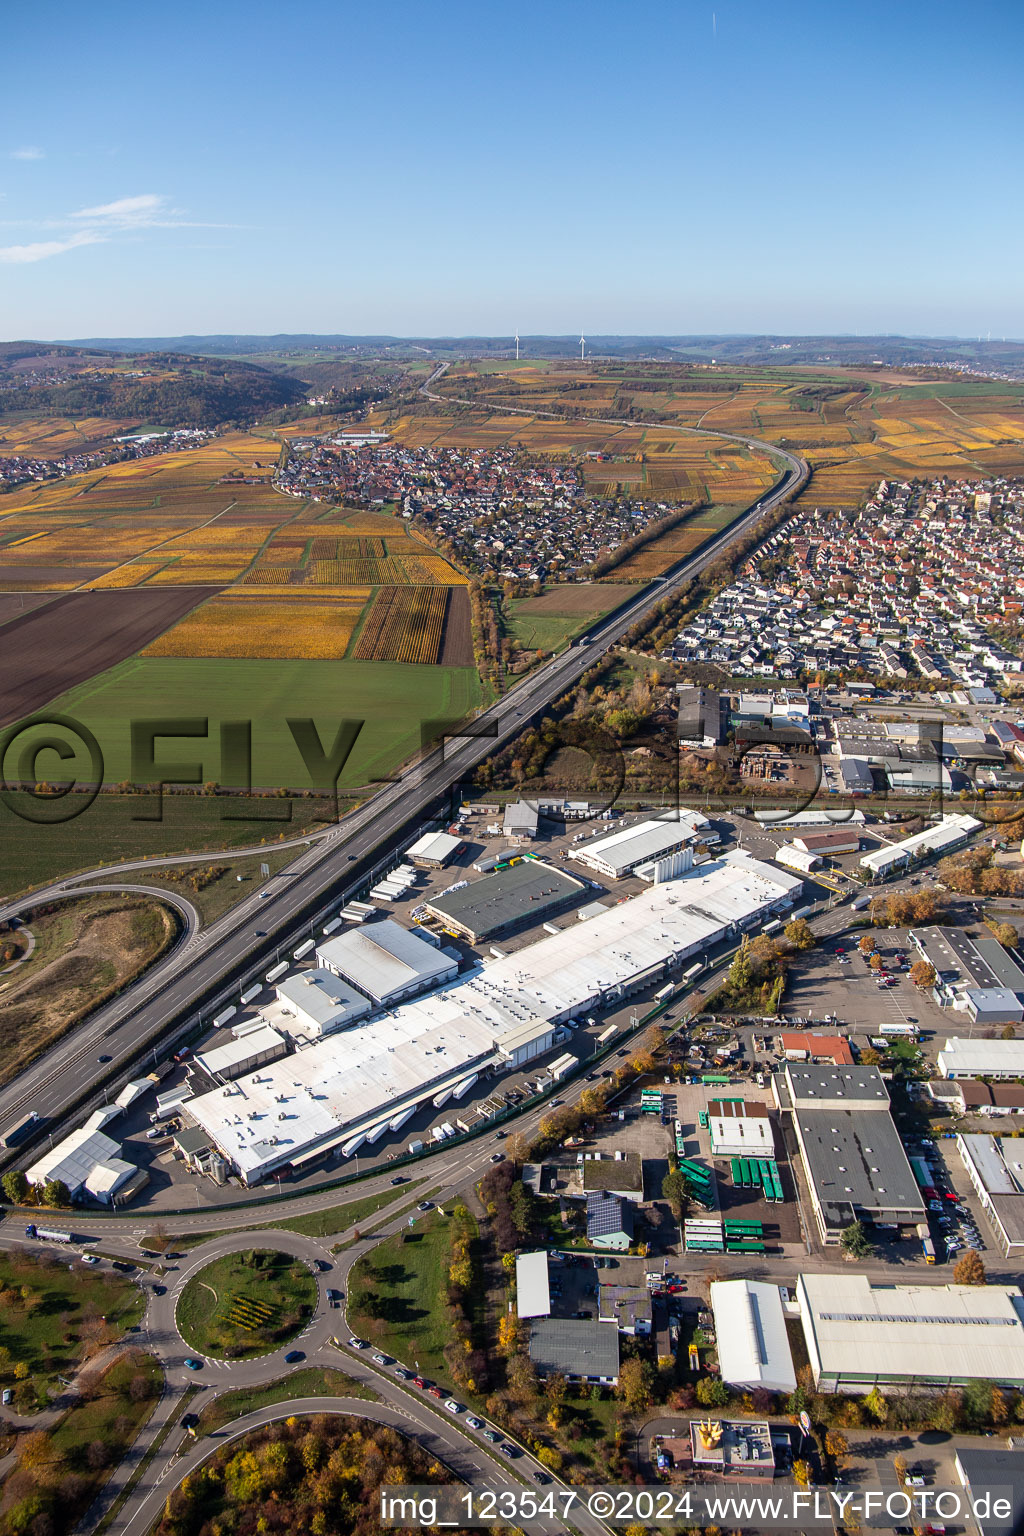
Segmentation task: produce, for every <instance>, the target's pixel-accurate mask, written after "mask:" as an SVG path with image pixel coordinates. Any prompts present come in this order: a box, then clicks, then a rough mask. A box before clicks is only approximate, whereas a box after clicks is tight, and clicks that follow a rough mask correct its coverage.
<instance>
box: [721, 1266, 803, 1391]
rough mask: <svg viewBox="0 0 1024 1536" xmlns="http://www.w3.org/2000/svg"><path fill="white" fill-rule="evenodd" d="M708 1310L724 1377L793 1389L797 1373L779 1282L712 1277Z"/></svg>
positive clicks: (740, 1383) (739, 1383)
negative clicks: (709, 1308) (710, 1311)
mask: <svg viewBox="0 0 1024 1536" xmlns="http://www.w3.org/2000/svg"><path fill="white" fill-rule="evenodd" d="M711 1309H712V1311H713V1312H714V1314H715V1337H716V1339H717V1341H718V1363H719V1367H720V1371H721V1376H722V1380H723V1381H725V1382H727V1383H728V1384H729V1386H731V1387H743V1388H746V1390H747V1391H750V1392H753V1391H754V1390H756V1389H757V1388H759V1387H760V1388H762V1389H763V1390H764V1391H766V1392H794V1391H795V1390H796V1372H795V1371H794V1369H793V1355H792V1351H791V1350H790V1347H789V1336H788V1334H787V1332H786V1315H785V1313H784V1311H783V1309H782V1296H781V1294H780V1292H779V1287H778V1286H777V1285H768V1284H766V1283H765V1282H763V1281H758V1280H713V1281H712V1282H711Z"/></svg>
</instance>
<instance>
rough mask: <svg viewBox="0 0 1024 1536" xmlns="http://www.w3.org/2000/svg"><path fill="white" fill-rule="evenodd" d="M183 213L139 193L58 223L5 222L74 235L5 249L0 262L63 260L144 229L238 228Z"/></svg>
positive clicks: (152, 194)
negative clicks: (86, 247)
mask: <svg viewBox="0 0 1024 1536" xmlns="http://www.w3.org/2000/svg"><path fill="white" fill-rule="evenodd" d="M182 213H183V210H181V209H180V208H174V207H172V206H171V203H170V200H169V199H168V198H166V197H164V196H163V195H162V194H160V193H158V192H140V193H138V194H137V195H136V196H135V197H118V198H115V199H114V201H113V202H111V203H96V204H94V205H93V206H92V207H90V208H78V209H76V210H75V212H74V213H69V214H65V215H64V217H63V218H59V219H39V220H35V221H31V222H28V221H12V220H4V221H2V222H3V223H5V224H8V225H10V224H12V223H18V224H20V227H21V228H26V227H30V228H31V227H35V228H36V229H56V230H61V229H63V230H68V229H71V230H73V231H74V233H73V234H68V235H65V236H64V237H63V238H61V239H59V240H56V239H55V240H40V241H37V242H36V243H35V244H33V245H8V246H3V247H0V262H8V263H14V262H19V263H26V262H32V261H45V260H46V259H47V258H48V257H50V256H62V255H64V253H65V252H66V251H74V250H77V249H78V247H79V246H82V245H103V244H106V243H108V242H110V241H114V240H116V239H117V238H118V237H119V236H125V237H130V236H131V235H132V234H133V233H135V232H137V231H140V230H144V229H239V228H243V227H245V226H241V225H237V224H207V223H200V222H195V221H193V220H191V219H186V218H184V217H183V216H182Z"/></svg>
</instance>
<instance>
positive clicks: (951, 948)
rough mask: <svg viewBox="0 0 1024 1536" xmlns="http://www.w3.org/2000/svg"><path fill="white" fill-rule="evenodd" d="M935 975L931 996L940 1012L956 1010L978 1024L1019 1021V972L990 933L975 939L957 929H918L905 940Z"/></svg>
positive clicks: (1022, 997) (1023, 974) (1022, 980)
mask: <svg viewBox="0 0 1024 1536" xmlns="http://www.w3.org/2000/svg"><path fill="white" fill-rule="evenodd" d="M908 937H909V939H910V942H911V943H912V944H913V945H914V946H915V948H916V949H917V952H918V954H919V955H920V956H921V958H922V959H923V960H925V961H927V962H928V964H929V965H930V966H931V967H932V969H933V970H934V971H935V985H934V987H933V988H932V996H933V997H934V999H935V1001H936V1002H937V1003H938V1004H939V1005H940V1007H943V1008H951V1007H956V1006H957V1005H960V1006H961V1007H963V1008H964V1010H965V1011H966V1013H967V1014H968V1015H969V1016H970V1017H971V1018H972V1019H974V1020H975V1021H977V1022H980V1023H983V1024H1019V1023H1020V1022H1021V1020H1022V1019H1024V970H1021V968H1020V966H1019V965H1018V963H1017V961H1016V960H1015V959H1014V957H1013V956H1012V955H1011V954H1010V953H1009V952H1008V951H1007V950H1005V949H1004V948H1003V946H1002V945H1001V944H1000V942H999V940H998V939H997V938H996V937H995V935H994V934H991V933H986V934H979V935H978V937H977V938H972V937H971V936H970V935H968V934H966V933H964V932H963V930H962V929H960V928H938V927H935V928H919V929H915V930H913V931H912V932H911V933H910V934H909V935H908Z"/></svg>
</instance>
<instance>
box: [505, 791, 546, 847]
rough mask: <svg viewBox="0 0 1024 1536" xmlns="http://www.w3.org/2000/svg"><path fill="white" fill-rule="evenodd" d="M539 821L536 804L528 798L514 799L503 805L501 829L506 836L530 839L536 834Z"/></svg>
mask: <svg viewBox="0 0 1024 1536" xmlns="http://www.w3.org/2000/svg"><path fill="white" fill-rule="evenodd" d="M539 821H540V816H539V814H538V811H537V807H536V806H534V805H531V804H530V802H529V801H528V800H514V801H513V802H512V804H511V805H506V807H505V815H504V818H503V821H502V828H501V830H502V832H503V833H504V835H505V836H506V837H511V838H516V839H517V840H518V839H522V840H525V841H532V839H533V838H535V837H536V836H537V827H538V824H539Z"/></svg>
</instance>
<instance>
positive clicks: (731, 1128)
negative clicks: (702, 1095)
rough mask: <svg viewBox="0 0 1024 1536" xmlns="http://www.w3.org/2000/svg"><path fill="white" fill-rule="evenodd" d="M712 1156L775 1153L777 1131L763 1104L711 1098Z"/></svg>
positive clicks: (771, 1156) (768, 1155)
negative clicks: (775, 1133) (775, 1132)
mask: <svg viewBox="0 0 1024 1536" xmlns="http://www.w3.org/2000/svg"><path fill="white" fill-rule="evenodd" d="M708 1128H709V1130H710V1133H711V1155H712V1157H767V1158H773V1157H774V1156H775V1135H774V1132H773V1131H772V1123H771V1121H770V1120H769V1118H768V1111H767V1109H766V1108H765V1106H764V1105H763V1104H756V1103H753V1102H751V1103H747V1102H746V1101H745V1100H743V1099H712V1100H711V1102H710V1103H709V1105H708Z"/></svg>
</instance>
